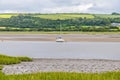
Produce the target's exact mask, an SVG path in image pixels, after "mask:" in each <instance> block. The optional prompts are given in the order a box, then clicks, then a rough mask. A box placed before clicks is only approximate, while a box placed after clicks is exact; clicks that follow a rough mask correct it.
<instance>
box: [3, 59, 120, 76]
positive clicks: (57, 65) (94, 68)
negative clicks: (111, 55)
mask: <svg viewBox="0 0 120 80" xmlns="http://www.w3.org/2000/svg"><path fill="white" fill-rule="evenodd" d="M106 71H120V61H118V60H99V59H98V60H97V59H33V61H32V62H22V63H20V64H14V65H5V66H4V68H3V70H2V72H3V73H5V74H23V73H36V72H92V73H94V72H106Z"/></svg>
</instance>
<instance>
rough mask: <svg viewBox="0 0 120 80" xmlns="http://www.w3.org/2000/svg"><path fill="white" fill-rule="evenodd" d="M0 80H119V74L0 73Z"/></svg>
mask: <svg viewBox="0 0 120 80" xmlns="http://www.w3.org/2000/svg"><path fill="white" fill-rule="evenodd" d="M0 80H120V72H107V73H100V74H98V73H65V72H47V73H36V74H22V75H4V74H3V73H0Z"/></svg>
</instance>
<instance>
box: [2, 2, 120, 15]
mask: <svg viewBox="0 0 120 80" xmlns="http://www.w3.org/2000/svg"><path fill="white" fill-rule="evenodd" d="M16 12H27V13H30V12H33V13H35V12H39V13H112V12H120V0H0V13H16Z"/></svg>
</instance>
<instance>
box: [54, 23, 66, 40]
mask: <svg viewBox="0 0 120 80" xmlns="http://www.w3.org/2000/svg"><path fill="white" fill-rule="evenodd" d="M64 41H65V40H64V39H63V38H62V36H61V24H60V33H59V36H58V37H56V42H64Z"/></svg>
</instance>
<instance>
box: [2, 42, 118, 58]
mask: <svg viewBox="0 0 120 80" xmlns="http://www.w3.org/2000/svg"><path fill="white" fill-rule="evenodd" d="M0 53H1V54H6V55H11V56H28V57H32V58H75V59H114V60H120V42H63V43H59V42H40V41H3V42H2V41H1V42H0Z"/></svg>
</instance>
